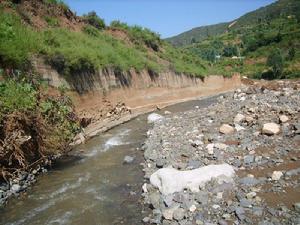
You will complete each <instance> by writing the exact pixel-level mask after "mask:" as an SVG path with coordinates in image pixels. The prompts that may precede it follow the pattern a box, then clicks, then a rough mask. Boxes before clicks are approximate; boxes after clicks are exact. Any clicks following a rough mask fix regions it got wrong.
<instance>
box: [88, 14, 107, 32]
mask: <svg viewBox="0 0 300 225" xmlns="http://www.w3.org/2000/svg"><path fill="white" fill-rule="evenodd" d="M83 18H84V20H85V21H86V22H87V23H88V24H89V25H91V26H93V27H95V28H97V29H98V30H102V29H104V28H105V22H104V20H103V19H101V18H100V17H99V16H98V15H97V13H96V12H94V11H92V12H89V13H88V14H87V15H83Z"/></svg>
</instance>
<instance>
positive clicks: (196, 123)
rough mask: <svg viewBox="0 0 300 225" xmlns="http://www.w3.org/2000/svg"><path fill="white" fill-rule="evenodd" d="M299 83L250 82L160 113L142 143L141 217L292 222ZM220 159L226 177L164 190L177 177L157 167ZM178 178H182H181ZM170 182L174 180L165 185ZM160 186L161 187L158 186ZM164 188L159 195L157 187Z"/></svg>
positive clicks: (149, 220)
mask: <svg viewBox="0 0 300 225" xmlns="http://www.w3.org/2000/svg"><path fill="white" fill-rule="evenodd" d="M299 90H300V83H299V81H298V82H297V81H293V82H290V81H278V82H276V85H270V86H267V85H265V86H250V87H247V88H244V89H242V90H237V91H235V92H234V93H227V94H223V95H222V96H220V97H219V98H217V99H214V100H211V102H210V104H209V105H208V106H207V105H206V106H205V107H201V102H199V106H196V107H195V109H194V110H190V111H187V112H183V113H175V114H170V115H163V116H164V118H163V119H162V120H160V121H157V122H155V123H154V126H153V128H152V129H151V130H150V131H148V138H147V141H146V143H145V148H144V150H145V152H144V158H145V163H144V172H145V180H146V182H145V184H144V185H143V191H144V193H143V197H144V204H145V205H147V206H149V207H150V209H152V213H151V214H150V215H149V216H147V217H145V218H144V219H143V222H144V223H145V224H164V225H167V224H172V225H173V224H174V225H175V224H222V225H225V224H233V223H234V224H297V223H299V218H300V213H299V211H300V207H299V204H300V203H299V202H300V199H299V196H300V193H299V185H300V164H299V158H300V155H299V151H300V127H299V120H300V114H299V109H300V105H299V104H300V91H299ZM223 163H226V164H228V165H230V166H232V167H233V168H234V170H235V173H236V175H235V176H234V179H233V180H230V179H225V182H224V180H223V182H220V180H218V179H216V180H211V181H209V182H207V183H205V185H203V186H202V187H201V188H198V190H190V189H189V188H185V189H183V190H182V191H178V192H174V193H172V192H168V193H166V190H170V186H168V185H171V187H172V183H168V182H167V181H168V180H169V179H171V180H172V182H173V183H182V182H183V180H184V178H183V177H180V176H179V178H177V179H178V180H174V179H176V177H175V176H174V177H172V178H171V177H169V178H168V177H167V175H165V176H164V174H163V175H161V176H160V178H159V179H160V180H161V181H160V182H161V185H166V186H165V187H164V188H163V187H161V186H160V188H161V189H160V190H158V187H156V186H155V185H157V183H155V182H150V181H149V179H150V177H151V175H153V173H154V172H156V171H158V170H159V169H161V168H167V167H170V166H171V167H173V168H175V169H176V170H178V171H185V170H188V171H192V170H194V169H197V168H201V167H203V166H206V165H212V164H223ZM181 179H182V180H181ZM173 185H174V184H173ZM163 190H164V191H163ZM163 193H164V194H163Z"/></svg>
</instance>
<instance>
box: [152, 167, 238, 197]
mask: <svg viewBox="0 0 300 225" xmlns="http://www.w3.org/2000/svg"><path fill="white" fill-rule="evenodd" d="M234 175H235V172H234V168H233V167H232V166H230V165H228V164H221V165H209V166H204V167H201V168H198V169H194V170H189V171H178V170H176V169H174V168H163V169H159V170H157V171H156V172H155V173H153V174H152V175H151V177H150V182H151V184H152V185H153V186H154V187H157V188H158V189H159V191H160V192H161V193H162V194H164V195H168V194H173V193H175V192H180V191H183V190H184V189H189V190H191V191H192V192H198V191H199V187H200V186H204V185H205V184H206V183H207V182H208V181H210V180H211V179H212V178H216V179H218V177H222V176H225V177H228V178H232V177H233V176H234Z"/></svg>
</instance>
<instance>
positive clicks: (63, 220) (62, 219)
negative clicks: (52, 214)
mask: <svg viewBox="0 0 300 225" xmlns="http://www.w3.org/2000/svg"><path fill="white" fill-rule="evenodd" d="M72 215H73V213H72V212H66V213H64V214H63V215H62V216H60V217H58V218H55V219H52V220H50V221H49V222H48V223H47V224H70V218H71V216H72Z"/></svg>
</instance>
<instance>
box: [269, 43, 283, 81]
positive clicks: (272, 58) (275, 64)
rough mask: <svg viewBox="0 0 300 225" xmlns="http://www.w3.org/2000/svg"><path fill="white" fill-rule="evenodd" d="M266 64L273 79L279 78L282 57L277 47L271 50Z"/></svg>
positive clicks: (281, 68)
mask: <svg viewBox="0 0 300 225" xmlns="http://www.w3.org/2000/svg"><path fill="white" fill-rule="evenodd" d="M267 66H269V67H271V69H272V72H273V77H272V78H273V79H274V78H280V77H281V75H282V72H283V57H282V55H281V52H280V50H279V49H274V50H272V51H271V53H270V55H269V56H268V59H267Z"/></svg>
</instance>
